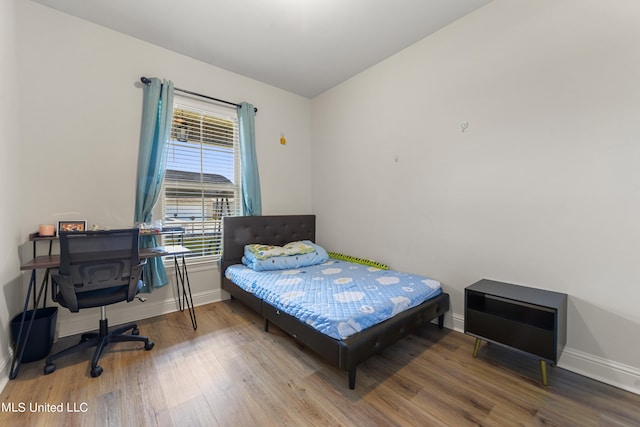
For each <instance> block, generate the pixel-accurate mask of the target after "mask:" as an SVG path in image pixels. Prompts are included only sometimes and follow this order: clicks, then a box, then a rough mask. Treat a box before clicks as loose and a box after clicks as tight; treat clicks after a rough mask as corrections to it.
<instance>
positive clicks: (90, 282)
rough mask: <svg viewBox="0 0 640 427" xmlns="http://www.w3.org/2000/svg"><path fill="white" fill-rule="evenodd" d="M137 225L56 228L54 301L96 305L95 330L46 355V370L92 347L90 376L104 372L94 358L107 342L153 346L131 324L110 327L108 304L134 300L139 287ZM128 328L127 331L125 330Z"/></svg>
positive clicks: (72, 305) (69, 305)
mask: <svg viewBox="0 0 640 427" xmlns="http://www.w3.org/2000/svg"><path fill="white" fill-rule="evenodd" d="M138 235H139V230H138V229H137V228H132V229H125V230H109V231H86V232H71V233H60V268H59V270H58V272H57V273H56V274H52V275H51V277H52V279H53V280H52V295H53V300H54V301H56V302H57V303H58V304H60V305H61V306H63V307H66V308H67V309H69V311H71V312H73V313H77V312H78V311H79V310H82V309H85V308H91V307H100V310H101V318H100V328H99V330H98V332H93V333H87V334H82V336H81V338H80V342H79V343H78V344H76V345H75V346H73V347H70V348H67V349H66V350H62V351H60V352H59V353H56V354H54V355H51V356H49V357H48V358H47V360H46V364H45V367H44V373H45V375H46V374H50V373H52V372H53V371H55V369H56V365H55V364H54V363H53V362H54V361H55V360H57V359H59V358H60V357H63V356H66V355H68V354H71V353H75V352H77V351H82V350H84V349H86V348H90V347H94V346H95V347H96V350H95V352H94V354H93V359H92V361H91V376H92V377H98V376H100V374H102V367H101V366H99V365H98V360H99V359H100V356H101V354H102V352H103V350H104V348H105V346H107V344H109V343H111V342H121V341H141V342H144V349H145V350H151V349H152V348H153V341H150V340H149V338H148V337H143V336H139V335H138V334H139V333H140V332H139V330H138V327H137V325H136V324H135V323H129V324H127V325H123V326H118V327H116V328H114V329H113V330H111V331H109V325H108V321H107V312H106V307H105V306H107V305H110V304H115V303H117V302H121V301H127V302H129V301H132V300H133V299H134V298H135V296H136V294H137V293H138V292H139V291H140V289H141V287H142V280H140V276H141V274H142V267H143V266H144V264H145V263H146V261H143V262H140V254H139V249H138ZM129 330H131V334H125V333H124V332H126V331H129Z"/></svg>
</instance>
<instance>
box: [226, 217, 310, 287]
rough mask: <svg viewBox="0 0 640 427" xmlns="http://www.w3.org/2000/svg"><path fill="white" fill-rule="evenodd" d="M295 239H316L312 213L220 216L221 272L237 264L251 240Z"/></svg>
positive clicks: (279, 243) (272, 242)
mask: <svg viewBox="0 0 640 427" xmlns="http://www.w3.org/2000/svg"><path fill="white" fill-rule="evenodd" d="M297 240H311V241H313V242H315V240H316V216H315V215H266V216H229V217H224V218H222V259H221V262H220V264H221V265H220V272H221V274H222V275H223V276H224V271H225V270H226V269H227V267H228V266H230V265H233V264H240V263H241V262H242V255H243V254H244V246H245V245H248V244H251V243H261V244H265V245H277V246H282V245H285V244H287V243H289V242H294V241H297Z"/></svg>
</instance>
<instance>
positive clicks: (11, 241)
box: [0, 0, 23, 389]
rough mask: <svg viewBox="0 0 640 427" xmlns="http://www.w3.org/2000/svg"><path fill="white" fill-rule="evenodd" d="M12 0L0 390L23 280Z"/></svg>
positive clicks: (3, 102) (5, 70)
mask: <svg viewBox="0 0 640 427" xmlns="http://www.w3.org/2000/svg"><path fill="white" fill-rule="evenodd" d="M15 6H16V1H15V0H3V1H0V82H2V84H0V200H1V201H2V208H1V209H0V224H2V225H3V232H2V234H3V236H2V239H0V248H1V249H0V252H1V253H2V256H1V257H0V372H2V373H3V374H2V375H0V389H2V387H4V384H5V382H6V381H7V375H5V373H6V374H8V372H9V371H8V366H9V364H10V361H11V360H10V359H11V355H12V352H11V350H10V347H9V342H10V340H9V337H10V329H9V325H10V322H11V319H12V318H13V316H14V315H15V314H16V313H17V312H18V311H19V310H18V309H17V308H18V307H21V306H22V302H21V301H23V299H22V280H21V276H20V270H19V267H20V261H19V258H18V247H19V245H20V242H22V241H23V236H22V232H21V227H20V212H19V211H18V210H17V209H12V208H11V207H12V206H14V207H15V206H20V205H21V203H22V189H21V188H20V186H19V185H17V181H18V177H19V176H20V162H21V157H22V150H21V140H20V126H19V123H20V115H19V112H18V108H17V104H18V100H19V97H18V70H17V67H16V62H17V54H16V53H17V49H16V26H15V14H16V12H15Z"/></svg>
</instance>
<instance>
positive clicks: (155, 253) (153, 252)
mask: <svg viewBox="0 0 640 427" xmlns="http://www.w3.org/2000/svg"><path fill="white" fill-rule="evenodd" d="M29 237H30V238H32V237H33V235H31V236H29ZM55 239H57V237H55V236H54V237H49V238H48V239H47V240H55ZM31 240H34V239H31ZM190 252H191V250H190V249H189V248H186V247H184V246H158V247H156V248H140V259H147V258H155V257H161V256H173V262H174V267H175V271H176V289H177V291H178V307H179V308H180V311H184V309H185V307H186V308H187V309H188V310H189V316H190V318H191V325H192V326H193V329H194V330H195V329H197V328H198V323H197V320H196V313H195V308H194V307H193V298H192V296H191V285H190V283H189V275H188V274H187V263H186V260H185V255H186V254H188V253H190ZM179 259H180V260H179ZM58 267H60V255H52V254H51V247H50V248H49V255H40V256H35V240H34V258H33V259H31V260H30V261H28V262H26V263H24V264H22V265H20V270H22V271H28V270H31V278H30V280H29V288H28V290H27V296H26V298H25V302H24V308H23V310H22V312H23V316H22V320H21V322H20V329H19V332H18V336H17V337H16V340H15V341H16V349H15V352H14V354H13V360H12V361H11V368H10V371H9V379H15V378H16V377H17V376H18V371H19V370H20V363H21V361H22V356H23V354H24V346H20V343H21V342H22V341H23V340H22V334H23V331H24V333H25V334H26V337H27V338H28V337H29V334H30V333H31V326H32V325H33V320H34V318H35V314H36V309H37V308H38V306H39V305H40V300H41V298H42V294H43V292H44V293H46V291H45V289H46V288H47V285H48V280H49V271H50V270H51V269H52V268H58ZM37 270H45V273H44V277H43V279H42V283H41V285H40V290H39V291H38V295H37V297H36V292H35V286H36V271H37ZM180 288H182V296H180ZM31 292H33V298H34V301H33V314H32V315H31V317H30V319H29V320H28V322H27V323H28V325H27V328H26V330H24V323H25V318H26V317H27V316H26V313H27V311H28V308H29V298H30V297H31ZM52 293H53V289H52ZM187 294H188V297H187ZM45 300H46V298H45ZM24 342H25V343H26V342H27V339H24Z"/></svg>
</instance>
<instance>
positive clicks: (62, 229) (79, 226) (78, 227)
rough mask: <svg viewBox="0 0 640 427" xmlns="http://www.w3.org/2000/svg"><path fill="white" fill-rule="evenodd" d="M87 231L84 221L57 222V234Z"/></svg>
mask: <svg viewBox="0 0 640 427" xmlns="http://www.w3.org/2000/svg"><path fill="white" fill-rule="evenodd" d="M78 231H87V221H86V220H74V221H58V234H60V233H69V232H78Z"/></svg>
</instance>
